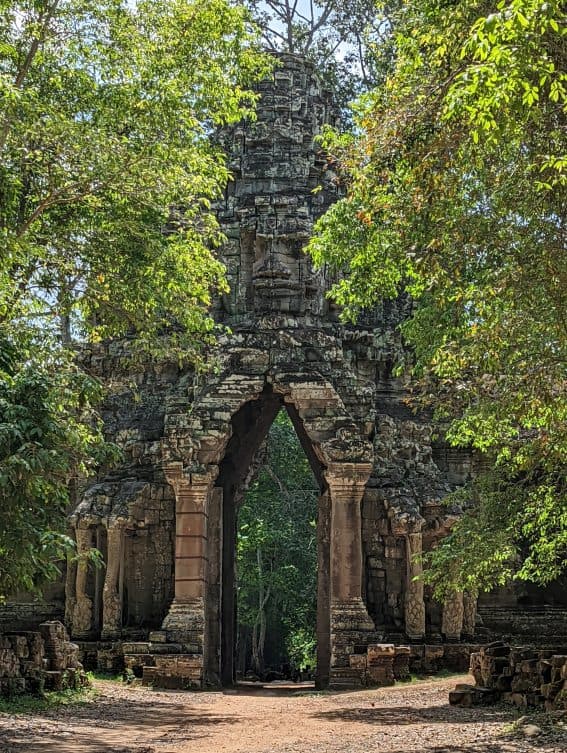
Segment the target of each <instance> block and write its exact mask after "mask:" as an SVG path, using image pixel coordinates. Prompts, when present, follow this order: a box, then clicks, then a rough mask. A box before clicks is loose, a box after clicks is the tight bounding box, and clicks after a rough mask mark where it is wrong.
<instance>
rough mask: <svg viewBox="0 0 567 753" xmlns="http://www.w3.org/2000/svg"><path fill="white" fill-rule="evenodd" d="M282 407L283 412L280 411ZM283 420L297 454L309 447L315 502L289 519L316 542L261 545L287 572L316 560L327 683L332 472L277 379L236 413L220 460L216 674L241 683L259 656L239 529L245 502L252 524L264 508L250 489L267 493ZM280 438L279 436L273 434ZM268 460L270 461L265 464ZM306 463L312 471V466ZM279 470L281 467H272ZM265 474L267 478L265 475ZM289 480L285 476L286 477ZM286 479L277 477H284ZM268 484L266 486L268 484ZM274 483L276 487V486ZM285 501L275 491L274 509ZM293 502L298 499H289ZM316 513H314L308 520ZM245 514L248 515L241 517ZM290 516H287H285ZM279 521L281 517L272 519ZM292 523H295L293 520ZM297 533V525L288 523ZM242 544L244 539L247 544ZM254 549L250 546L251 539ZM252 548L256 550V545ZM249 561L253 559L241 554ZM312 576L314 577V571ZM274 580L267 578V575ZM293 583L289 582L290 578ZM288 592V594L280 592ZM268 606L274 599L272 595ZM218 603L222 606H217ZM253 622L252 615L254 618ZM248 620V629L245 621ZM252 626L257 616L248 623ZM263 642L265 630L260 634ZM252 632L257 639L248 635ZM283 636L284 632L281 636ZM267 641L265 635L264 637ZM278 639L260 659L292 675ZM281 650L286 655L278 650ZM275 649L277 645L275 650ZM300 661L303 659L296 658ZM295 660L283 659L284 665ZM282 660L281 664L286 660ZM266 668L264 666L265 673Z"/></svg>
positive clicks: (212, 528)
mask: <svg viewBox="0 0 567 753" xmlns="http://www.w3.org/2000/svg"><path fill="white" fill-rule="evenodd" d="M278 414H280V417H279V419H278ZM276 421H277V423H276V431H275V432H274V430H273V432H272V433H273V434H274V433H276V434H277V426H278V425H279V427H280V429H283V430H284V432H285V433H286V436H287V438H288V440H289V441H290V442H291V444H292V446H291V448H290V449H291V451H292V454H293V456H294V458H295V459H297V458H298V455H302V456H303V458H304V459H305V460H306V462H304V465H303V472H305V474H306V478H308V479H309V484H310V487H311V489H310V492H311V499H310V500H309V504H310V509H309V510H307V509H306V510H303V511H301V513H302V514H301V515H300V516H298V517H301V518H302V520H301V521H300V520H294V521H289V522H291V523H292V524H293V525H297V526H299V528H298V531H299V530H300V529H301V526H302V525H305V524H312V526H313V529H312V532H311V533H312V536H313V542H312V547H313V550H314V551H312V552H311V553H310V554H309V556H305V557H301V556H300V554H301V553H300V552H299V551H298V550H296V553H295V559H294V555H293V552H290V553H287V555H286V553H285V552H283V551H282V550H281V548H280V549H278V547H277V546H275V547H272V550H271V552H270V553H269V554H268V553H265V552H262V551H260V552H259V554H258V558H259V559H258V563H257V567H258V568H262V567H265V566H268V567H277V568H279V570H280V575H282V574H284V573H285V568H286V566H288V567H289V571H288V572H289V573H290V574H292V573H293V572H294V571H296V570H297V568H301V567H302V566H303V567H305V566H306V564H308V563H312V565H313V570H314V572H311V573H306V574H305V575H306V576H307V580H310V579H311V580H313V581H314V583H313V590H314V593H313V594H312V605H313V614H312V615H310V617H309V619H311V618H312V619H313V623H314V624H313V628H314V632H315V635H316V644H317V661H316V667H313V668H312V670H314V672H315V679H316V683H317V685H318V686H321V687H324V686H325V685H326V684H327V682H328V675H329V664H330V624H329V524H330V521H329V517H330V511H329V504H328V494H327V493H326V482H325V479H324V475H323V473H324V467H323V466H322V464H321V462H320V461H319V459H318V457H317V454H316V452H315V450H314V448H313V446H312V443H311V442H310V440H309V437H308V436H307V433H306V431H305V429H304V427H303V424H302V422H301V418H300V417H299V414H298V412H297V410H296V409H295V407H294V406H293V405H290V404H286V403H285V402H284V399H283V396H282V395H281V394H277V393H275V392H273V391H272V390H271V389H270V388H269V387H268V388H266V389H265V390H264V391H263V392H262V394H261V395H260V396H259V397H258V399H256V400H251V401H249V402H247V403H245V404H244V405H243V406H242V407H241V408H240V409H239V410H238V411H237V412H236V413H235V414H234V416H233V418H232V421H231V428H232V433H231V437H230V440H229V441H228V443H227V446H226V449H225V452H224V457H223V459H222V461H221V463H220V464H219V473H218V476H217V478H216V482H215V487H214V489H213V493H212V495H211V505H210V510H209V523H208V525H209V537H210V538H211V537H212V540H213V541H214V545H213V546H212V547H210V550H209V577H208V579H207V580H208V584H209V588H208V598H207V604H206V610H207V612H208V619H207V620H206V623H207V625H208V628H209V629H208V636H207V639H208V640H207V642H208V651H207V655H208V657H209V662H208V665H209V666H208V668H207V669H208V673H209V677H210V679H211V681H214V679H215V676H216V677H219V678H220V681H221V683H222V684H223V685H225V686H228V685H233V684H234V683H235V682H236V680H237V675H238V676H240V675H242V673H243V672H244V673H245V672H246V670H247V669H251V668H252V666H251V664H253V662H252V656H253V654H254V653H256V654H257V651H255V650H254V648H253V646H252V643H251V642H250V643H249V645H248V646H245V645H243V641H245V640H246V637H247V636H246V632H247V631H246V627H245V625H244V621H245V618H244V616H243V614H242V609H243V608H244V607H245V604H244V603H241V605H240V606H241V620H240V626H239V620H238V614H239V609H238V607H239V604H238V596H237V594H238V590H239V586H240V589H241V596H242V599H244V595H242V588H243V587H244V584H243V582H242V580H241V581H240V583H239V579H238V570H237V554H238V535H239V526H238V521H239V509H240V508H241V507H242V506H243V505H244V507H245V510H246V514H245V515H243V518H244V524H245V525H250V522H251V521H250V520H249V521H248V523H246V519H245V518H246V515H248V517H250V515H254V504H256V507H257V509H259V508H258V504H260V506H261V501H260V500H258V499H256V500H254V499H253V498H252V499H250V498H249V499H248V500H247V499H246V496H247V492H248V493H249V494H252V492H250V489H251V488H253V492H254V493H255V494H259V493H260V494H261V493H262V486H261V484H260V485H259V484H258V481H259V476H260V475H261V474H262V472H266V467H265V465H266V456H265V453H266V452H269V447H270V428H271V427H273V426H274V424H275V422H276ZM271 439H272V442H273V441H274V440H275V439H276V438H275V437H274V436H272V438H271ZM293 443H295V446H293ZM263 466H264V468H263ZM306 466H308V467H309V469H310V471H306ZM272 472H273V469H272ZM264 481H265V478H264ZM279 482H280V483H281V479H279ZM277 483H278V481H276V484H277ZM264 491H266V489H265V488H264ZM272 491H275V490H274V489H272ZM279 492H280V493H281V494H282V495H284V494H285V490H284V489H283V488H281V489H280V490H279ZM280 501H281V502H282V505H281V509H278V500H277V499H272V500H271V503H272V510H271V513H272V517H274V513H275V515H276V517H277V514H280V515H282V516H283V515H285V514H286V511H284V509H283V508H284V507H285V506H286V504H285V503H286V500H284V499H282V500H280ZM287 502H288V503H289V502H290V500H287ZM297 503H298V500H297V499H296V500H294V501H292V503H291V504H290V505H288V508H289V509H288V510H287V514H289V515H293V514H294V510H293V506H294V504H297ZM308 518H310V520H308ZM241 522H242V521H241ZM282 522H283V518H282ZM274 524H275V525H277V522H275V521H274V520H272V521H271V525H272V526H273V525H274ZM293 525H292V528H293ZM255 529H256V530H255V533H256V534H257V533H258V526H255ZM278 533H281V532H277V531H274V530H272V531H269V532H268V536H269V538H271V540H272V543H273V542H274V540H275V539H277V538H278ZM287 533H288V534H289V531H287ZM241 549H242V547H241ZM244 549H246V547H244ZM245 554H247V555H248V556H250V554H251V552H250V551H248V552H246V553H245ZM266 554H267V555H268V557H275V558H277V560H278V561H277V562H267V561H266V562H264V561H263V560H262V558H263V557H264V556H265V555H266ZM240 564H241V567H244V565H245V563H244V562H241V563H240ZM310 576H311V578H310ZM264 582H265V583H266V579H264ZM284 586H285V584H284ZM255 596H257V597H258V598H260V599H261V598H264V599H265V598H266V596H267V594H266V592H264V593H263V594H255ZM280 596H281V594H280ZM266 606H267V603H266ZM215 610H218V612H217V614H214V611H215ZM248 623H249V621H248ZM239 627H240V629H239ZM248 628H250V624H248ZM256 629H257V630H262V629H264V630H265V629H266V625H265V624H264V625H257V626H256ZM254 638H255V640H256V641H257V643H256V649H257V647H258V639H259V638H260V636H259V635H258V634H256V635H255V636H254ZM248 639H250V641H251V639H252V636H251V635H248ZM280 639H281V636H280ZM260 643H261V639H260ZM277 643H278V641H277V640H276V641H272V645H271V646H269V647H268V654H269V655H268V656H265V657H264V659H265V661H264V666H261V665H260V666H259V665H258V659H260V662H261V657H258V656H257V655H256V657H255V659H256V666H255V667H254V669H255V671H256V673H258V674H260V675H262V674H263V676H264V677H266V673H265V670H267V669H268V668H270V669H271V670H272V676H274V674H275V675H278V674H282V675H285V674H286V673H288V672H289V671H290V670H292V669H293V666H292V662H291V661H289V659H290V658H291V657H289V651H288V652H287V654H288V655H287V656H286V655H285V653H283V652H282V645H281V640H280V645H279V646H278V645H277ZM278 651H279V652H280V656H279V657H278V656H277V653H278ZM270 652H271V653H270ZM295 663H296V664H297V661H296V662H295ZM286 664H287V665H288V666H282V665H286ZM278 665H279V666H278ZM261 670H264V672H263V673H262V672H261Z"/></svg>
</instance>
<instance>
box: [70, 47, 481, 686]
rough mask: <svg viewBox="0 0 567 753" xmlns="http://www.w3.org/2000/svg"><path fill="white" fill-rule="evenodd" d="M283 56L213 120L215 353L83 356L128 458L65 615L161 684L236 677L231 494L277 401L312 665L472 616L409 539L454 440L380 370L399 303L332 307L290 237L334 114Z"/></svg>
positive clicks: (311, 204)
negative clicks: (358, 313)
mask: <svg viewBox="0 0 567 753" xmlns="http://www.w3.org/2000/svg"><path fill="white" fill-rule="evenodd" d="M282 63H283V65H282V66H281V67H279V68H278V69H277V70H276V72H275V74H274V77H273V80H271V81H268V82H266V83H265V84H263V85H262V87H261V93H262V99H261V102H260V106H259V112H258V119H257V121H256V122H254V123H250V124H242V125H240V126H238V127H237V128H235V129H234V130H233V131H232V132H231V133H229V134H226V135H225V138H226V146H227V150H228V153H229V155H230V164H231V167H232V170H233V174H234V181H233V182H231V183H230V185H229V186H228V188H227V191H226V195H225V197H224V200H223V202H221V203H220V205H219V207H218V215H219V219H220V222H221V225H222V227H223V229H224V232H225V234H226V236H227V238H228V242H227V244H226V246H225V248H224V251H223V254H224V261H225V262H226V265H227V269H228V276H229V281H230V286H231V292H230V295H227V296H226V297H225V298H224V299H222V300H219V301H218V302H217V304H216V309H215V316H216V318H217V319H218V321H219V322H221V323H223V324H226V325H228V326H229V327H230V330H231V334H227V335H226V336H224V337H223V339H222V340H221V341H220V342H219V345H218V349H217V351H216V352H215V353H212V354H211V361H212V362H213V363H214V369H213V370H211V372H210V373H208V374H206V375H204V376H203V375H196V374H194V373H192V372H191V371H190V370H187V369H185V370H184V369H180V368H179V367H178V366H176V365H175V364H170V365H168V366H165V367H164V366H163V365H160V366H157V365H155V364H151V363H148V364H145V365H144V366H138V367H134V366H132V365H131V362H129V361H127V359H125V358H124V350H125V348H127V344H124V343H110V344H108V345H107V346H106V347H105V348H103V349H101V350H97V351H96V352H93V353H92V354H91V356H90V361H89V367H90V368H91V370H92V371H94V372H96V373H98V374H99V375H101V376H102V377H103V378H104V379H110V378H112V380H113V384H114V387H113V392H112V394H111V396H110V397H109V399H108V401H107V404H106V407H105V422H106V427H107V431H108V434H109V436H110V437H112V438H113V439H114V440H115V441H117V442H118V443H119V444H121V446H122V447H123V448H124V452H125V461H124V463H123V464H122V466H121V467H120V468H119V469H115V470H114V471H113V472H112V473H111V474H109V475H107V476H105V477H104V478H100V479H98V480H97V481H96V483H92V484H91V485H90V486H89V487H88V488H86V489H85V490H84V493H83V494H82V497H81V499H80V501H79V503H78V505H77V507H76V510H75V511H74V513H73V515H72V517H71V522H72V526H73V530H74V534H75V536H76V540H77V545H78V548H79V550H80V551H85V550H87V549H88V548H89V547H92V546H97V547H98V548H99V549H100V550H101V551H102V552H103V554H104V556H105V558H106V561H107V567H106V570H105V571H104V572H101V571H97V572H91V571H90V570H89V569H88V567H87V566H86V564H85V563H84V562H83V561H82V560H79V564H78V565H71V566H70V567H69V568H68V571H67V585H66V594H67V601H66V620H67V623H68V625H69V626H70V628H71V632H72V635H73V636H74V638H75V639H80V640H82V641H83V644H82V645H83V649H84V651H85V652H88V651H89V650H92V651H96V652H98V654H99V656H100V655H103V654H104V652H105V651H106V652H110V654H112V655H115V654H116V653H117V652H118V653H121V654H122V655H123V656H124V657H125V659H126V663H127V664H129V666H132V667H140V668H142V667H143V672H144V678H145V679H146V680H147V681H149V682H153V683H155V684H162V685H163V684H165V685H177V686H179V685H181V686H184V685H187V686H195V687H201V686H203V685H205V684H213V685H218V684H219V683H232V682H233V681H234V679H235V678H234V642H235V610H236V603H235V536H236V515H237V508H238V503H239V500H240V498H241V497H242V494H243V493H244V491H245V489H246V486H247V483H249V481H250V474H251V470H250V469H251V467H253V466H254V463H253V461H254V456H255V454H256V452H257V450H258V448H259V446H260V444H261V443H262V441H263V439H264V438H265V436H266V433H267V431H268V429H269V427H270V425H271V423H272V421H273V420H274V418H275V416H276V414H277V412H278V411H279V410H280V409H281V408H282V406H283V407H285V408H286V409H287V411H288V412H289V415H290V417H291V419H292V421H293V424H294V426H295V429H296V431H297V434H298V436H299V439H300V441H301V443H302V445H303V447H304V450H305V452H306V455H307V457H308V459H309V461H310V463H311V466H312V468H313V472H314V474H315V477H316V479H317V480H318V483H319V486H320V499H319V516H318V594H317V596H318V618H317V639H318V669H317V672H318V679H319V683H320V684H321V685H326V684H328V683H329V682H330V683H331V684H332V685H335V686H339V685H349V684H351V685H352V684H356V683H357V682H360V678H361V670H360V668H359V666H358V663H357V662H356V661H352V657H353V656H356V655H359V654H360V653H361V652H364V650H365V647H366V646H367V645H368V644H369V643H371V642H377V641H380V640H388V641H391V642H393V643H402V642H408V641H411V642H413V643H415V644H419V643H423V642H424V641H425V640H426V637H427V638H428V639H429V640H431V641H433V642H436V643H437V644H440V643H441V642H442V641H453V642H454V641H458V640H460V639H461V637H462V636H464V635H472V633H473V630H474V602H473V600H472V599H468V598H467V597H466V595H457V596H456V597H455V598H454V599H452V600H451V602H450V603H447V604H445V605H444V606H443V605H439V604H436V603H435V602H433V601H432V600H431V598H430V597H429V595H428V594H427V592H426V591H424V587H423V584H422V583H421V582H420V581H419V580H415V576H416V575H418V574H419V568H420V565H419V562H418V561H417V560H416V559H415V557H414V555H415V554H419V552H420V551H421V550H422V549H423V548H429V547H430V546H431V545H432V544H433V542H434V541H435V539H436V538H437V537H439V536H441V535H443V533H444V532H445V531H446V530H447V524H448V521H447V517H446V512H445V511H444V510H443V508H442V506H441V500H442V498H443V497H444V496H445V495H446V493H447V492H448V490H449V489H450V488H452V487H453V486H454V485H455V484H457V483H459V482H460V481H462V480H463V478H464V477H465V475H466V474H467V473H468V470H469V469H468V465H467V458H466V456H464V455H463V456H460V455H457V454H456V453H454V452H449V451H448V450H447V449H446V448H444V447H442V446H438V447H434V446H433V445H432V441H431V427H430V425H429V424H428V423H427V422H426V421H424V420H421V419H419V418H416V417H415V416H414V415H413V414H412V413H411V412H410V411H409V409H408V408H407V407H406V404H405V402H404V399H405V396H406V393H405V388H404V384H403V381H402V380H401V379H400V378H397V377H395V376H394V374H393V368H394V365H395V364H396V362H397V360H398V358H399V356H400V354H401V353H402V345H401V342H400V339H399V335H398V334H397V332H396V325H397V324H398V323H399V321H400V320H401V319H402V318H403V316H404V315H405V313H406V312H405V311H404V305H403V303H400V302H391V303H387V304H386V303H384V304H382V305H381V306H379V307H378V308H377V309H376V311H374V312H372V314H371V315H369V316H367V317H366V319H365V321H364V322H363V323H361V324H360V325H358V326H356V327H353V326H350V327H347V326H344V325H341V324H340V323H339V322H338V320H337V316H336V311H335V310H334V309H333V308H332V307H331V306H329V304H328V302H327V300H326V298H325V292H326V290H327V289H328V287H329V284H330V281H329V280H328V277H327V274H326V273H325V272H324V271H323V272H316V271H314V270H313V268H312V266H311V264H310V261H309V258H308V257H307V256H305V255H304V254H303V253H302V248H303V246H304V245H305V242H306V241H307V239H308V238H309V235H310V233H311V231H312V227H313V223H314V221H315V220H316V218H317V217H318V216H320V214H321V213H322V212H323V211H324V210H325V209H326V207H328V206H329V204H330V203H331V202H332V201H334V200H335V199H336V185H335V176H334V175H333V174H332V173H331V172H330V171H329V169H328V166H327V163H326V160H325V156H324V155H323V154H322V153H321V152H320V150H319V148H318V147H317V145H316V143H315V142H314V137H315V136H316V134H317V133H318V132H319V131H320V128H321V126H322V124H323V123H329V122H332V121H333V119H334V117H335V114H334V111H333V108H332V106H331V102H330V97H329V96H328V94H327V93H326V92H325V91H324V90H323V88H322V85H321V82H320V80H319V79H318V78H317V76H316V74H315V72H314V70H313V69H312V67H311V66H310V65H309V64H308V63H306V62H305V61H302V60H300V59H296V58H294V57H292V56H286V57H284V58H283V59H282ZM319 187H320V190H317V189H319Z"/></svg>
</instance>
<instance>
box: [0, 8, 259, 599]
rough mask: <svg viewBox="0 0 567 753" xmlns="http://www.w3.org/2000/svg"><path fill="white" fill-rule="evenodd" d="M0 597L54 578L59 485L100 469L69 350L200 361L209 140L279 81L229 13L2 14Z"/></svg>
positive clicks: (206, 281) (209, 224)
mask: <svg viewBox="0 0 567 753" xmlns="http://www.w3.org/2000/svg"><path fill="white" fill-rule="evenodd" d="M0 39H1V42H0V101H1V103H2V109H1V112H0V156H1V160H0V349H1V353H2V359H3V360H2V366H1V368H0V406H1V409H0V489H1V490H2V505H1V508H0V528H1V529H2V536H1V537H0V561H1V563H2V576H1V578H0V593H3V594H5V593H6V592H7V591H8V590H13V589H15V588H17V587H18V586H23V587H26V588H28V587H30V585H32V584H33V583H35V580H34V578H35V575H38V576H41V575H51V574H53V568H51V567H50V564H49V562H50V558H51V555H53V551H54V549H53V547H51V545H49V546H48V545H47V544H46V542H48V540H49V541H51V542H52V543H53V542H54V541H55V540H57V542H62V541H64V539H62V538H60V537H54V536H52V532H53V530H56V531H57V530H61V528H60V523H61V521H62V518H63V514H64V511H65V507H66V504H67V502H68V499H69V497H68V491H67V487H68V483H69V481H70V480H72V479H73V478H74V477H76V476H77V474H80V473H83V472H86V471H87V470H88V469H92V468H93V464H94V463H95V462H96V461H97V460H98V459H100V456H101V448H102V443H101V438H100V426H99V424H98V422H97V420H96V416H95V415H94V413H93V407H92V406H93V403H94V400H95V398H96V397H97V396H100V394H101V389H100V386H97V385H96V384H95V383H94V382H93V380H92V379H89V378H87V376H86V375H84V374H82V373H81V372H80V370H79V369H78V367H77V365H76V364H75V362H74V360H73V357H72V356H73V351H72V347H71V346H72V344H73V342H72V341H74V340H76V339H79V340H84V339H88V340H91V341H93V340H94V341H96V340H98V339H100V338H103V337H110V336H117V335H122V334H124V333H126V332H136V335H137V340H136V341H137V343H138V344H139V345H141V346H148V347H150V346H151V350H152V352H153V353H159V352H160V348H159V344H160V342H161V341H160V335H162V334H163V333H164V332H167V338H166V340H165V341H164V342H165V343H166V345H167V348H168V351H169V353H170V355H171V353H173V354H176V355H177V357H179V358H184V359H189V360H191V359H193V360H197V359H198V354H199V349H200V346H201V345H202V344H203V343H204V342H206V341H207V338H209V337H210V336H211V333H212V330H213V322H212V320H211V318H210V316H209V312H208V307H209V304H210V301H211V293H212V291H213V290H214V289H217V290H222V289H224V287H225V285H226V282H225V278H224V268H223V266H222V265H221V264H220V262H219V261H218V260H217V258H216V257H215V254H214V248H215V246H216V245H218V244H219V242H220V241H221V235H220V232H219V229H218V226H217V223H216V220H215V217H214V214H213V212H212V211H211V202H212V200H213V199H214V198H215V197H217V196H218V195H219V194H220V192H221V191H222V190H223V188H224V185H225V183H226V181H227V179H228V170H227V167H226V164H225V158H224V155H223V154H222V153H221V152H220V150H219V149H217V148H215V147H214V146H212V144H211V141H210V139H209V136H210V134H211V132H212V130H213V129H214V128H216V127H218V126H222V125H224V124H227V123H234V122H236V121H238V120H239V119H240V118H242V117H243V116H252V115H253V107H254V103H255V99H256V95H255V94H254V93H253V92H252V90H251V89H250V85H251V84H252V83H253V82H254V81H256V80H258V79H259V78H261V77H262V76H264V75H265V74H266V73H267V72H268V71H269V70H270V68H271V65H272V62H271V61H270V60H269V59H268V56H264V55H260V54H259V53H258V52H257V45H256V42H257V36H256V32H255V30H254V29H253V28H252V27H251V26H250V24H249V22H248V20H247V15H246V13H245V11H244V10H243V9H242V8H239V7H233V6H232V5H231V4H230V3H228V2H225V1H224V0H210V2H207V3H199V2H196V0H168V1H167V2H165V0H164V1H163V2H162V1H161V0H157V1H156V0H151V1H150V0H148V1H147V2H145V1H144V0H141V1H140V2H137V3H135V4H133V3H129V2H126V1H125V0H33V1H32V0H23V1H22V2H3V3H2V4H1V6H0Z"/></svg>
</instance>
